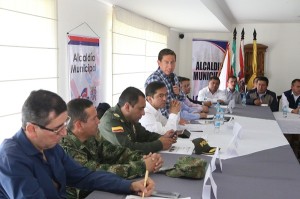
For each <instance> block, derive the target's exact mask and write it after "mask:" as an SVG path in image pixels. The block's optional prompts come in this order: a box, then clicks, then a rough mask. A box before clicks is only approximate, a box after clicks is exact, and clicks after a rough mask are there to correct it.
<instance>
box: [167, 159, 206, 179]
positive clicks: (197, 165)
mask: <svg viewBox="0 0 300 199" xmlns="http://www.w3.org/2000/svg"><path fill="white" fill-rule="evenodd" d="M206 165H207V162H206V161H205V160H203V159H201V158H195V157H191V156H184V157H180V158H179V159H178V160H177V162H176V164H175V165H174V169H172V170H169V171H167V172H166V175H167V176H169V177H174V178H178V177H186V178H197V179H202V178H203V177H204V175H205V169H206Z"/></svg>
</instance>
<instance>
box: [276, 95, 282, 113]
mask: <svg viewBox="0 0 300 199" xmlns="http://www.w3.org/2000/svg"><path fill="white" fill-rule="evenodd" d="M281 97H282V96H281V95H278V96H277V102H278V105H277V110H278V111H279V105H280V100H281Z"/></svg>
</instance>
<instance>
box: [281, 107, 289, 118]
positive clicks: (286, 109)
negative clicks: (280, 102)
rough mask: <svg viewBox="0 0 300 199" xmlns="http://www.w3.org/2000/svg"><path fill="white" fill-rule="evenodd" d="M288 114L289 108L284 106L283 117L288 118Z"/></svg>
mask: <svg viewBox="0 0 300 199" xmlns="http://www.w3.org/2000/svg"><path fill="white" fill-rule="evenodd" d="M287 112H288V108H287V106H286V105H284V106H283V107H282V116H283V117H284V118H286V117H287Z"/></svg>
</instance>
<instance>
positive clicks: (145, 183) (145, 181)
mask: <svg viewBox="0 0 300 199" xmlns="http://www.w3.org/2000/svg"><path fill="white" fill-rule="evenodd" d="M148 175H149V171H148V170H146V173H145V180H144V187H146V185H147V180H148ZM144 197H145V193H144V191H143V195H142V199H144Z"/></svg>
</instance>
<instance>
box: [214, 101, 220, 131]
mask: <svg viewBox="0 0 300 199" xmlns="http://www.w3.org/2000/svg"><path fill="white" fill-rule="evenodd" d="M218 105H219V106H220V104H219V103H217V105H216V109H217V110H216V111H217V112H216V115H215V116H214V127H215V130H214V131H215V133H219V132H220V127H221V114H220V107H219V106H218Z"/></svg>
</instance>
